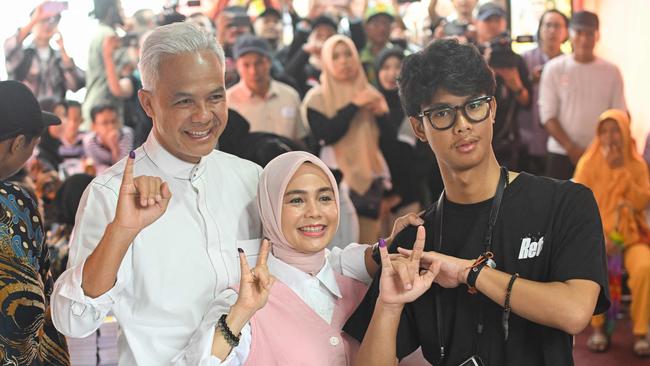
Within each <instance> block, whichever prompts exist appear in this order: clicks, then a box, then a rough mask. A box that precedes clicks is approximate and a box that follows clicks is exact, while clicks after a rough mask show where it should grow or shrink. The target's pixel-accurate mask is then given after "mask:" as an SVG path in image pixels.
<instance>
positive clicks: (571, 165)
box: [539, 11, 627, 179]
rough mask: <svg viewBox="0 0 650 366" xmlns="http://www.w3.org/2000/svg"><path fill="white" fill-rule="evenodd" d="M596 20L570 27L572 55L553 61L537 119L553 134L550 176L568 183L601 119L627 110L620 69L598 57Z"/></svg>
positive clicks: (589, 16) (581, 18) (580, 17)
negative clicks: (601, 115)
mask: <svg viewBox="0 0 650 366" xmlns="http://www.w3.org/2000/svg"><path fill="white" fill-rule="evenodd" d="M598 23H599V22H598V16H597V15H596V14H594V13H591V12H588V11H582V12H577V13H575V14H574V15H573V18H572V19H571V22H570V32H569V34H570V39H571V43H572V45H573V54H571V55H563V56H559V57H556V58H554V59H553V60H551V61H549V62H548V63H547V64H546V66H545V67H544V71H543V72H542V77H541V81H540V89H539V114H540V120H541V122H542V124H543V125H544V128H545V129H546V131H548V133H549V134H550V138H549V140H548V144H547V148H548V161H547V167H546V175H548V176H550V177H554V178H558V179H570V178H571V177H572V176H573V171H574V169H575V165H576V164H577V162H578V160H579V159H580V156H582V154H583V153H584V151H585V148H586V147H587V146H588V145H589V143H590V142H591V140H593V138H594V137H595V135H596V126H597V124H598V116H599V115H600V114H601V113H603V112H604V111H606V110H608V109H611V108H616V109H622V110H627V108H626V105H625V96H624V92H623V77H622V76H621V73H620V71H619V69H618V67H616V65H614V64H612V63H610V62H607V61H605V60H603V59H602V58H600V57H597V56H596V55H595V54H594V48H595V46H596V42H597V41H598V38H599V33H598Z"/></svg>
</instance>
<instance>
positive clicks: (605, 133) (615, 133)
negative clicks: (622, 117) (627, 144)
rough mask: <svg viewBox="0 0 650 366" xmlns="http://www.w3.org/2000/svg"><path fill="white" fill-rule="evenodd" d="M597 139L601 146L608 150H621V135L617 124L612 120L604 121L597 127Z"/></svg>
mask: <svg viewBox="0 0 650 366" xmlns="http://www.w3.org/2000/svg"><path fill="white" fill-rule="evenodd" d="M598 137H599V138H600V144H601V146H603V147H605V148H609V149H613V148H617V149H622V148H623V133H622V132H621V128H620V127H618V123H616V121H614V120H613V119H608V120H605V121H604V122H603V123H601V124H600V127H598Z"/></svg>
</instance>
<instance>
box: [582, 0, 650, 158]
mask: <svg viewBox="0 0 650 366" xmlns="http://www.w3.org/2000/svg"><path fill="white" fill-rule="evenodd" d="M584 6H585V9H586V10H590V11H594V12H596V13H597V14H598V17H599V18H600V42H599V44H598V46H597V53H598V54H599V55H600V56H602V57H604V58H606V59H607V60H609V61H611V62H614V63H615V64H616V65H618V67H619V68H620V69H621V72H622V73H623V79H624V81H625V98H626V100H627V106H628V109H629V110H630V113H631V115H632V134H633V135H634V136H635V138H636V140H637V144H638V145H639V146H638V148H639V150H641V149H643V145H644V143H645V139H646V135H647V133H648V131H650V39H649V38H648V37H649V36H650V21H649V19H650V1H649V0H586V1H585V2H584Z"/></svg>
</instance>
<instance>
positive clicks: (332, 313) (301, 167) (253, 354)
mask: <svg viewBox="0 0 650 366" xmlns="http://www.w3.org/2000/svg"><path fill="white" fill-rule="evenodd" d="M258 206H259V210H260V216H261V218H262V225H263V227H264V235H265V237H266V240H267V241H268V242H270V243H271V245H272V249H271V252H272V254H270V255H268V258H266V255H264V258H266V259H265V260H264V262H263V263H265V264H266V265H267V266H268V272H269V273H271V274H272V275H273V276H274V279H275V282H274V283H273V285H272V287H271V288H270V290H268V289H267V288H266V287H265V286H263V285H262V284H258V285H256V286H257V287H256V289H257V290H253V291H252V292H251V291H246V293H245V292H244V291H243V290H244V289H245V286H246V284H245V283H244V282H242V285H241V289H242V291H240V294H239V298H238V300H237V301H238V303H240V304H244V303H247V304H249V307H250V308H251V309H253V310H252V311H251V315H250V317H249V321H248V323H247V324H246V325H245V326H244V327H243V328H241V334H240V335H239V337H238V338H239V339H238V341H239V342H238V343H239V344H238V345H237V346H235V347H233V348H232V350H231V351H230V352H229V354H228V356H227V357H226V358H225V359H224V360H223V361H222V364H224V365H265V366H267V365H269V366H271V365H278V366H279V365H300V364H309V365H310V366H320V365H322V366H336V365H341V366H344V365H350V364H351V363H352V360H353V358H354V354H355V352H356V349H357V348H358V344H357V343H356V341H354V340H353V339H352V338H349V337H348V336H347V335H346V334H345V333H344V332H343V330H342V328H343V325H344V324H345V322H346V320H347V319H348V317H349V316H350V315H352V313H353V312H354V310H355V309H356V307H357V305H358V304H359V303H360V302H361V300H362V298H363V296H364V295H365V293H366V290H367V285H368V284H369V282H370V281H371V276H372V275H374V272H375V271H376V270H377V266H376V265H374V262H373V261H372V259H370V258H369V256H370V250H369V249H368V246H367V245H359V244H350V245H348V246H347V247H345V248H344V249H340V248H334V249H333V250H332V251H331V252H329V251H327V250H326V249H325V248H326V247H327V245H328V244H329V242H330V240H331V239H332V238H333V236H334V234H335V232H336V229H337V227H338V224H339V197H338V187H337V184H336V180H335V179H334V176H333V175H332V173H331V171H330V169H329V168H328V167H327V166H326V165H325V164H324V163H323V162H322V161H321V160H320V159H318V158H317V157H316V156H314V155H312V154H309V153H306V152H298V151H296V152H289V153H285V154H283V155H280V156H279V157H277V158H275V159H274V160H272V161H271V162H270V163H269V164H268V165H267V166H266V168H265V169H264V171H263V173H262V176H261V178H260V183H259V186H258ZM417 220H418V219H417V217H416V216H415V215H411V216H409V217H408V218H406V217H405V218H404V219H402V221H401V224H397V225H396V226H395V228H394V231H396V230H399V229H400V228H401V227H403V226H405V225H407V224H406V222H408V223H413V224H417V223H418V221H417ZM393 237H394V235H393ZM266 246H267V243H264V244H263V251H264V252H266V248H267V247H266ZM346 251H347V252H348V254H349V253H351V252H355V251H356V252H358V255H356V256H355V255H352V256H350V255H348V256H342V255H341V254H342V253H343V252H346ZM265 254H266V253H265ZM345 258H348V259H347V263H346V259H345ZM349 258H356V261H357V263H351V262H352V261H351V260H350V259H349ZM359 264H360V265H359ZM258 266H259V262H258ZM360 267H361V269H362V270H359V269H360ZM257 268H258V267H256V269H255V270H257ZM252 275H253V277H254V276H255V273H254V272H253V273H252ZM244 277H245V276H244V275H242V281H244ZM243 297H245V298H243ZM215 342H216V338H215ZM221 343H224V342H223V341H222V342H221ZM214 349H215V348H214V347H213V350H214Z"/></svg>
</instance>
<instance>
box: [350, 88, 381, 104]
mask: <svg viewBox="0 0 650 366" xmlns="http://www.w3.org/2000/svg"><path fill="white" fill-rule="evenodd" d="M379 98H383V97H382V95H381V94H380V93H379V92H378V91H376V90H375V89H374V88H371V87H367V88H365V89H363V90H362V91H361V92H360V93H358V94H357V95H355V97H354V98H353V99H352V103H353V104H354V105H356V106H357V107H359V108H371V107H372V104H373V103H376V102H378V101H379Z"/></svg>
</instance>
